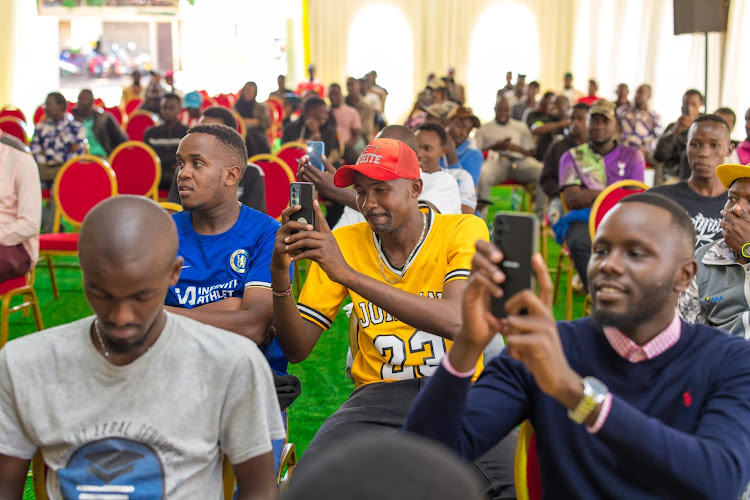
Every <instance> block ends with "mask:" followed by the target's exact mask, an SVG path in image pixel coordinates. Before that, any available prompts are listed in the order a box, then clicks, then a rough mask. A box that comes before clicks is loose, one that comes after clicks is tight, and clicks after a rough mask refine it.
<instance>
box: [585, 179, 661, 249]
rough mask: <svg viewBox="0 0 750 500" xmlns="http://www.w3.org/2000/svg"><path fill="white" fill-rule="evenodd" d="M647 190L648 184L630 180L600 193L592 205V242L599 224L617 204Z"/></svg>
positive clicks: (618, 183) (616, 183) (590, 229)
mask: <svg viewBox="0 0 750 500" xmlns="http://www.w3.org/2000/svg"><path fill="white" fill-rule="evenodd" d="M647 189H648V186H647V185H646V184H644V183H642V182H640V181H634V180H630V179H626V180H623V181H618V182H615V183H614V184H610V185H609V186H607V187H606V188H604V190H602V192H601V193H599V196H597V197H596V200H594V204H593V205H591V215H590V216H589V235H590V236H591V241H594V234H595V233H596V228H597V227H599V223H600V222H601V221H602V219H603V218H604V216H605V215H606V214H607V212H609V211H610V210H611V209H612V207H614V206H615V205H617V202H619V201H620V200H621V199H623V198H625V197H626V196H630V195H631V194H636V193H642V192H643V191H645V190H647Z"/></svg>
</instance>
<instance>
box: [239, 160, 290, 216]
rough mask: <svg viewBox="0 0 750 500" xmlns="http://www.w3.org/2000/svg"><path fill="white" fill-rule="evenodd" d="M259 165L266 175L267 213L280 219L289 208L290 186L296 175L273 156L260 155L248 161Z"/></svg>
mask: <svg viewBox="0 0 750 500" xmlns="http://www.w3.org/2000/svg"><path fill="white" fill-rule="evenodd" d="M248 162H249V163H255V164H256V165H258V166H259V167H260V168H261V169H262V170H263V173H264V174H265V175H264V177H263V179H264V181H265V185H266V213H267V214H268V215H270V216H271V217H273V218H274V219H278V218H280V217H281V212H282V211H283V210H284V209H285V208H286V207H288V206H289V185H290V184H291V183H292V182H294V181H295V178H294V174H293V173H292V171H291V169H290V168H289V167H287V166H286V163H284V162H283V161H281V160H280V159H278V158H277V157H275V156H273V155H268V154H259V155H255V156H253V157H252V158H250V159H249V160H248Z"/></svg>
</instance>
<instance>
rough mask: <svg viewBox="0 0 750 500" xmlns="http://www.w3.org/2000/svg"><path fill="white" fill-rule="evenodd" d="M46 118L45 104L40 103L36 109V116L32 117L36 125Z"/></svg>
mask: <svg viewBox="0 0 750 500" xmlns="http://www.w3.org/2000/svg"><path fill="white" fill-rule="evenodd" d="M44 118H45V113H44V104H40V105H39V106H37V108H36V109H35V110H34V116H32V117H31V120H32V121H33V122H34V125H36V124H37V123H39V122H40V121H42V120H44Z"/></svg>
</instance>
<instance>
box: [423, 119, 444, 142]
mask: <svg viewBox="0 0 750 500" xmlns="http://www.w3.org/2000/svg"><path fill="white" fill-rule="evenodd" d="M417 132H435V133H436V134H437V135H438V137H439V138H440V144H441V145H443V146H445V143H446V142H447V141H448V134H446V133H445V129H444V128H443V127H441V126H440V125H438V124H437V123H434V122H427V123H423V124H422V125H420V126H419V127H418V128H417Z"/></svg>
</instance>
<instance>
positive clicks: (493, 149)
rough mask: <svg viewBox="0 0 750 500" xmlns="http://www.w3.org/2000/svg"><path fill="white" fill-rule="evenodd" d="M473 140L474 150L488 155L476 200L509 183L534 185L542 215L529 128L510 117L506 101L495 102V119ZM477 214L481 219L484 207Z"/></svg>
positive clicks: (537, 166) (538, 165)
mask: <svg viewBox="0 0 750 500" xmlns="http://www.w3.org/2000/svg"><path fill="white" fill-rule="evenodd" d="M474 140H475V141H476V143H477V148H479V149H481V150H483V151H488V154H487V159H486V160H485V162H484V164H483V165H482V172H481V173H480V174H479V182H478V183H477V191H478V193H479V199H481V200H487V199H489V197H490V189H491V188H492V186H494V185H496V184H502V183H503V182H505V181H507V180H509V179H510V180H514V181H516V182H521V183H523V184H529V185H535V186H536V194H535V196H534V198H535V200H536V209H537V212H538V213H539V214H541V212H542V211H543V209H544V193H543V192H542V190H541V188H540V186H539V182H538V181H539V176H540V175H541V174H542V163H541V162H540V161H539V160H537V159H536V158H534V154H535V153H536V143H535V142H534V138H533V136H532V135H531V131H530V130H529V127H527V126H526V124H525V123H523V122H521V121H519V120H514V119H513V118H511V117H510V106H509V104H508V101H507V99H506V98H504V97H500V98H498V100H497V102H496V103H495V119H494V120H493V121H491V122H488V123H485V124H484V125H482V126H481V127H479V130H477V132H476V134H475V135H474ZM480 205H483V204H481V203H480ZM479 210H480V212H481V213H482V215H483V216H486V215H487V206H486V205H484V206H480V207H479Z"/></svg>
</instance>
